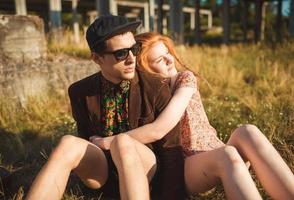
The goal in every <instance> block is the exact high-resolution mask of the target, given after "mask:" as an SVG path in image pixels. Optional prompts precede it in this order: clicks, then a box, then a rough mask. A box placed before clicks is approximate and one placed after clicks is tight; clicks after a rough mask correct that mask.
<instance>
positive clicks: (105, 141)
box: [89, 135, 114, 150]
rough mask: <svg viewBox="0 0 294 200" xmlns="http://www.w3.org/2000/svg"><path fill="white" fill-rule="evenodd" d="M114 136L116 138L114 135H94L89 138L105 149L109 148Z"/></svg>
mask: <svg viewBox="0 0 294 200" xmlns="http://www.w3.org/2000/svg"><path fill="white" fill-rule="evenodd" d="M113 138H114V136H109V137H105V138H103V137H100V136H96V135H94V136H91V137H90V138H89V141H90V142H91V143H93V144H95V145H96V146H97V147H99V148H101V149H103V150H109V149H110V144H111V142H112V140H113Z"/></svg>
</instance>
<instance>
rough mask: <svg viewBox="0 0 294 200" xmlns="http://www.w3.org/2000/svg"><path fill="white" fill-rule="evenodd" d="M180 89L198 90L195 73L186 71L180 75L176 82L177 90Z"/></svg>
mask: <svg viewBox="0 0 294 200" xmlns="http://www.w3.org/2000/svg"><path fill="white" fill-rule="evenodd" d="M180 87H192V88H197V78H196V76H195V75H194V73H193V72H191V71H189V70H185V71H182V72H179V73H178V76H177V80H176V88H180Z"/></svg>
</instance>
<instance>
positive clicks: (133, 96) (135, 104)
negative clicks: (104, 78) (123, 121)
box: [128, 72, 142, 129]
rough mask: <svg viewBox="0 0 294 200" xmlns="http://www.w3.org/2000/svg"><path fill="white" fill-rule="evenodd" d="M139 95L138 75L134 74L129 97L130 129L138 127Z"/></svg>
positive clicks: (140, 101) (140, 100)
mask: <svg viewBox="0 0 294 200" xmlns="http://www.w3.org/2000/svg"><path fill="white" fill-rule="evenodd" d="M141 103H142V99H141V93H140V85H139V78H138V73H137V72H135V77H134V78H133V79H132V81H131V85H130V95H129V112H128V113H129V123H130V129H134V128H137V127H138V120H139V117H140V113H141Z"/></svg>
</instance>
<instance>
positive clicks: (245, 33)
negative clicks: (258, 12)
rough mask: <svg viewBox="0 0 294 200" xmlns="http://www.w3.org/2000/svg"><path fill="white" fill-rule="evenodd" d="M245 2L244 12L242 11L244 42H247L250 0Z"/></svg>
mask: <svg viewBox="0 0 294 200" xmlns="http://www.w3.org/2000/svg"><path fill="white" fill-rule="evenodd" d="M242 2H243V13H242V29H243V42H247V29H248V20H247V19H248V7H249V2H248V1H242Z"/></svg>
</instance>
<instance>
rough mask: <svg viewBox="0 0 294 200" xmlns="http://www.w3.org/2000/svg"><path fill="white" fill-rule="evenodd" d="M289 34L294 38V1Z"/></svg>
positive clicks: (293, 0)
mask: <svg viewBox="0 0 294 200" xmlns="http://www.w3.org/2000/svg"><path fill="white" fill-rule="evenodd" d="M289 33H290V35H291V36H292V37H294V0H291V2H290V16H289Z"/></svg>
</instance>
